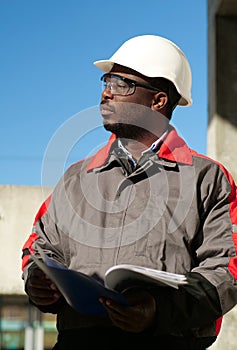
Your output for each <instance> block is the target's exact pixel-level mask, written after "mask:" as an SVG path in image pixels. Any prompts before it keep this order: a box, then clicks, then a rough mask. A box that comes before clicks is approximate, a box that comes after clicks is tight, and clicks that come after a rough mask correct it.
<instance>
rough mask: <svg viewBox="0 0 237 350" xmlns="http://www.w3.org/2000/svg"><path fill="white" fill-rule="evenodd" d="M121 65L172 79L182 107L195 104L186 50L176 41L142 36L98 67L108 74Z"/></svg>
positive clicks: (128, 43)
mask: <svg viewBox="0 0 237 350" xmlns="http://www.w3.org/2000/svg"><path fill="white" fill-rule="evenodd" d="M115 63H117V64H120V65H122V66H125V67H128V68H131V69H133V70H135V71H137V72H139V73H141V74H142V75H144V76H146V77H150V78H151V77H152V78H155V77H156V78H160V77H162V78H166V79H168V80H170V81H171V82H172V83H173V84H174V85H175V87H176V89H177V91H178V92H179V94H180V95H181V98H180V100H179V102H178V104H179V105H180V106H190V105H191V104H192V98H191V85H192V73H191V69H190V65H189V62H188V60H187V58H186V56H185V55H184V53H183V52H182V50H181V49H180V48H179V47H178V46H177V45H176V44H174V43H173V42H172V41H170V40H168V39H166V38H163V37H160V36H157V35H141V36H136V37H134V38H131V39H129V40H127V41H125V43H123V44H122V46H120V48H119V49H118V50H117V51H116V52H115V53H114V54H113V56H112V57H111V58H109V59H107V60H100V61H95V62H94V65H95V66H96V67H98V68H99V69H101V70H102V71H103V72H105V73H108V72H109V71H110V70H111V69H112V67H113V65H114V64H115Z"/></svg>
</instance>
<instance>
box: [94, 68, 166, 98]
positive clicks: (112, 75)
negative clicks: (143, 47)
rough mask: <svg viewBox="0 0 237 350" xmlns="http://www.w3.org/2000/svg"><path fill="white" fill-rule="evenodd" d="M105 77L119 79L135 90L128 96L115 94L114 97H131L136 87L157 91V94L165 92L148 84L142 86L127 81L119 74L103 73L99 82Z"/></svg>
mask: <svg viewBox="0 0 237 350" xmlns="http://www.w3.org/2000/svg"><path fill="white" fill-rule="evenodd" d="M106 77H111V78H113V77H115V78H117V79H120V80H123V81H124V82H125V83H127V84H130V85H132V86H133V87H134V88H135V89H134V91H133V92H131V93H130V94H126V95H122V94H116V95H121V96H128V95H132V94H134V92H135V91H136V87H137V86H138V87H143V88H144V89H148V90H153V91H158V92H165V91H164V90H161V89H159V88H156V87H154V86H152V85H149V84H143V83H140V82H138V81H136V80H132V79H129V78H126V77H123V76H121V75H119V74H113V73H105V74H103V75H102V77H101V78H100V80H101V81H103V80H104V79H105V78H106Z"/></svg>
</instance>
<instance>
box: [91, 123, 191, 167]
mask: <svg viewBox="0 0 237 350" xmlns="http://www.w3.org/2000/svg"><path fill="white" fill-rule="evenodd" d="M115 140H116V135H114V134H112V135H111V136H110V138H109V141H108V143H107V145H105V146H104V147H102V148H101V149H100V150H99V151H98V152H97V153H96V154H95V155H94V156H93V157H92V159H91V161H90V162H89V164H88V165H87V167H86V171H90V170H92V169H94V168H99V167H101V166H102V165H103V164H104V163H105V162H106V160H107V158H108V156H109V154H110V150H111V147H112V144H113V143H114V141H115ZM157 154H158V156H159V158H163V159H165V160H168V161H170V162H175V163H181V164H186V165H192V164H193V160H192V153H191V151H190V149H189V147H188V146H187V144H186V143H185V141H184V140H183V139H182V138H181V137H180V136H179V135H178V133H177V131H176V129H175V128H174V127H172V126H171V127H170V131H169V133H168V135H167V137H166V139H165V140H164V142H163V143H162V145H161V147H160V149H159V151H158V152H157Z"/></svg>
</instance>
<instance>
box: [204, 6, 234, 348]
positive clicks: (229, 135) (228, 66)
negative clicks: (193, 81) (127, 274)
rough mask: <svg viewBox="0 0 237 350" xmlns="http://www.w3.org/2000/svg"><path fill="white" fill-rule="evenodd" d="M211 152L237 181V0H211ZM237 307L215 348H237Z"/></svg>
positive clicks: (209, 30) (209, 7) (228, 317)
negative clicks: (236, 334) (236, 335)
mask: <svg viewBox="0 0 237 350" xmlns="http://www.w3.org/2000/svg"><path fill="white" fill-rule="evenodd" d="M208 101H209V105H208V112H209V126H208V147H207V152H208V155H209V156H210V157H212V158H214V159H216V160H218V161H220V162H221V163H222V164H223V165H225V166H226V167H227V169H228V170H229V171H230V172H231V173H232V175H233V176H234V178H235V181H237V142H236V141H237V108H236V101H237V1H236V0H209V1H208ZM236 327H237V307H235V308H234V309H232V310H231V311H230V312H229V313H228V314H226V315H225V316H224V318H223V324H222V328H221V333H220V335H219V337H218V339H217V341H216V342H215V343H214V344H213V345H212V346H211V347H210V349H211V350H223V349H225V350H236V348H237V345H236V339H235V330H236Z"/></svg>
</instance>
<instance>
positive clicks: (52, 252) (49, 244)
mask: <svg viewBox="0 0 237 350" xmlns="http://www.w3.org/2000/svg"><path fill="white" fill-rule="evenodd" d="M51 198H52V195H50V196H49V197H48V198H47V199H46V200H45V202H43V204H42V205H41V207H40V209H39V211H38V213H37V215H36V217H35V220H34V224H33V230H32V233H31V234H30V235H29V237H28V239H27V240H26V242H25V244H24V246H23V248H22V279H23V280H24V286H25V292H26V293H27V282H28V278H29V277H30V274H31V272H32V271H33V269H35V268H37V266H36V264H35V263H34V262H33V260H32V258H31V255H34V254H35V255H37V254H38V253H37V244H39V245H40V246H41V248H42V249H44V251H45V252H46V253H47V254H48V255H49V256H50V257H51V258H53V259H55V260H56V261H58V262H60V263H61V264H65V263H64V261H63V257H62V252H61V249H60V237H59V234H58V230H57V227H56V224H55V222H54V221H53V220H52V217H51V215H50V213H49V211H48V208H49V206H50V203H51ZM30 302H31V301H30ZM63 302H65V301H64V298H61V299H60V300H59V301H58V302H57V303H55V305H49V306H40V305H35V306H36V307H38V308H39V309H40V310H41V311H42V312H50V313H57V311H58V308H59V307H60V306H61V305H62V303H63ZM31 303H32V302H31ZM32 304H33V303H32ZM33 305H34V304H33Z"/></svg>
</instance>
